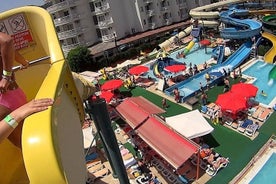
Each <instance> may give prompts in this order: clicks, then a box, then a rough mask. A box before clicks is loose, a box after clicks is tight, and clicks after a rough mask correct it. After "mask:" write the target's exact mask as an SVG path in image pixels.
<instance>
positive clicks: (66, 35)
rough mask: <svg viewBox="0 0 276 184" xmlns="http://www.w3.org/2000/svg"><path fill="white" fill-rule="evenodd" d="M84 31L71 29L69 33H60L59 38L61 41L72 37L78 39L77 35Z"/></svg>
mask: <svg viewBox="0 0 276 184" xmlns="http://www.w3.org/2000/svg"><path fill="white" fill-rule="evenodd" d="M83 31H84V29H83V28H77V29H71V30H68V31H63V32H59V33H58V38H59V39H60V40H63V39H67V38H71V37H76V36H77V35H80V34H81V33H83Z"/></svg>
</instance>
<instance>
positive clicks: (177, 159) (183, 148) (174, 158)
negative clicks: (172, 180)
mask: <svg viewBox="0 0 276 184" xmlns="http://www.w3.org/2000/svg"><path fill="white" fill-rule="evenodd" d="M153 130H154V131H153ZM136 132H137V134H138V135H139V136H140V137H141V138H142V139H143V140H144V141H145V142H146V143H147V144H148V145H149V146H150V147H151V148H152V149H154V150H155V151H156V152H157V153H158V154H159V155H161V156H162V157H163V158H164V159H165V160H166V161H167V162H168V163H170V164H171V165H172V166H173V167H174V168H175V169H177V168H179V167H180V166H181V165H183V164H184V163H185V162H186V161H187V160H188V159H189V158H190V157H191V156H192V155H193V154H194V153H196V152H197V150H198V148H199V147H198V145H196V144H195V143H193V142H192V141H190V140H189V139H187V138H184V137H183V136H181V135H179V134H177V133H176V132H174V131H173V130H171V129H170V128H169V127H167V126H166V125H164V124H163V123H161V122H159V121H158V120H157V119H156V118H154V117H150V118H149V119H148V120H147V121H146V122H145V123H143V124H142V125H141V126H140V127H139V128H138V129H137V130H136Z"/></svg>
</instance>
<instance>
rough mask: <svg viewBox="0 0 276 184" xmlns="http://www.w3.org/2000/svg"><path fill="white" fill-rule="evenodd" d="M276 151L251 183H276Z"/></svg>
mask: <svg viewBox="0 0 276 184" xmlns="http://www.w3.org/2000/svg"><path fill="white" fill-rule="evenodd" d="M275 173H276V153H273V154H272V155H271V156H270V158H269V159H268V160H267V161H266V163H265V165H264V166H263V167H262V168H261V170H260V171H259V172H258V173H257V174H256V176H255V177H254V178H253V179H252V180H251V181H250V184H259V183H264V184H274V183H276V174H275Z"/></svg>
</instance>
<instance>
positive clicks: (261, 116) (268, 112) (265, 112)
mask: <svg viewBox="0 0 276 184" xmlns="http://www.w3.org/2000/svg"><path fill="white" fill-rule="evenodd" d="M271 114H272V110H271V109H268V108H263V112H262V113H261V114H259V116H258V120H260V121H262V122H264V121H265V120H267V118H268V117H269V116H270V115H271Z"/></svg>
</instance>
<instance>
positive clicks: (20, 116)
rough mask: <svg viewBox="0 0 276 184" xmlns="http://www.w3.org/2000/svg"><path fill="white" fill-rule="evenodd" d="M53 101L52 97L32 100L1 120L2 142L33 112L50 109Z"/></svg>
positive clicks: (0, 136) (0, 137) (0, 132)
mask: <svg viewBox="0 0 276 184" xmlns="http://www.w3.org/2000/svg"><path fill="white" fill-rule="evenodd" d="M53 103H54V101H53V100H52V99H50V98H42V99H37V100H32V101H30V102H28V103H26V104H24V105H22V106H21V107H19V108H17V109H16V110H14V111H13V112H11V113H10V114H9V115H7V116H6V117H5V118H4V119H3V120H1V121H0V142H1V141H3V140H4V139H5V138H7V137H8V136H9V135H10V134H11V133H12V131H13V130H14V129H15V128H16V126H17V125H18V123H19V122H22V121H23V120H24V119H25V118H27V117H28V116H30V115H31V114H34V113H37V112H40V111H44V110H46V109H48V107H49V106H52V105H53Z"/></svg>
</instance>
